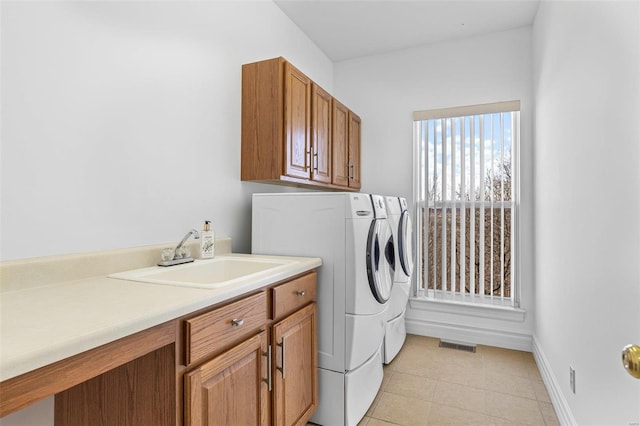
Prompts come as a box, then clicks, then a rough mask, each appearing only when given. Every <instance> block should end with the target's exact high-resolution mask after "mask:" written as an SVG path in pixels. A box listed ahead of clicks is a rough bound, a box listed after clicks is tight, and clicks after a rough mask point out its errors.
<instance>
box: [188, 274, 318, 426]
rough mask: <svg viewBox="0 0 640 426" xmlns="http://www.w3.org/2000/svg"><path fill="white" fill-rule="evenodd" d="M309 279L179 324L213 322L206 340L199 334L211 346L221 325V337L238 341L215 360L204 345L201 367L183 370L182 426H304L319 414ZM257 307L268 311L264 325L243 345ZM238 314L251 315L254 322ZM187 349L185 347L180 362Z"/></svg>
mask: <svg viewBox="0 0 640 426" xmlns="http://www.w3.org/2000/svg"><path fill="white" fill-rule="evenodd" d="M316 277H317V275H316V273H315V272H312V273H310V274H307V275H303V276H301V277H298V278H296V279H294V280H290V281H288V282H285V283H282V284H279V285H277V286H274V287H271V288H268V289H267V290H266V293H259V294H256V295H252V296H248V297H246V298H243V299H240V300H237V301H235V302H233V303H231V304H229V305H225V306H222V307H220V308H216V309H214V310H210V311H208V312H205V313H202V314H200V315H198V316H196V317H192V318H189V319H186V320H185V324H197V323H201V322H202V321H204V319H206V318H211V317H215V318H217V320H216V326H215V327H214V326H212V327H210V328H209V329H210V330H212V334H211V336H207V335H206V332H204V331H203V332H201V333H200V334H201V335H203V339H206V340H207V341H212V342H213V341H214V340H215V339H216V335H218V334H220V332H219V329H220V327H221V326H220V325H221V324H223V325H224V324H228V326H227V327H224V326H222V329H223V330H224V329H225V328H233V329H234V330H235V333H236V335H237V336H238V337H237V339H236V340H240V341H239V342H237V343H236V344H235V345H233V346H231V348H228V349H226V350H223V351H222V352H221V353H218V352H220V350H218V349H216V348H217V346H216V345H213V344H212V345H210V347H211V348H212V349H211V353H210V354H209V356H207V355H205V354H201V355H200V356H199V358H200V359H208V361H204V362H199V363H197V365H189V366H188V368H187V369H186V370H185V372H184V375H183V378H184V379H183V380H184V381H183V383H184V391H183V392H184V404H183V410H184V424H185V425H186V426H201V425H202V426H204V425H207V426H210V425H256V426H261V425H270V424H273V425H278V426H292V425H306V423H307V421H308V420H309V419H310V418H311V416H312V415H313V413H314V412H315V410H316V408H317V406H318V379H317V366H318V361H317V343H316V341H317V309H316V304H315V301H314V300H315V295H316ZM267 295H268V296H267ZM261 300H262V301H265V302H264V303H265V305H269V306H268V307H267V306H265V307H266V308H268V309H266V310H267V311H269V312H271V315H270V320H267V319H265V320H264V322H263V324H262V328H261V329H260V330H259V331H257V332H252V333H251V337H249V338H247V337H246V333H244V334H243V327H245V326H249V327H255V324H256V323H255V317H256V315H255V312H256V311H257V310H259V309H256V303H260V302H259V301H261ZM266 301H268V302H266ZM242 312H247V313H249V312H252V313H253V314H254V315H253V318H254V321H253V322H251V321H247V318H243V317H242V315H240V313H242ZM262 312H264V310H263V311H262ZM234 324H236V325H234ZM252 324H253V325H252ZM188 330H190V328H189V327H187V333H186V335H187V336H190V333H189V332H188ZM213 330H218V331H215V332H214V331H213ZM249 330H252V329H251V328H250V329H249ZM229 335H230V332H229V331H225V333H224V334H220V336H219V338H221V337H222V336H229ZM227 338H229V337H227ZM192 341H193V339H189V338H187V339H186V348H185V349H186V352H187V355H188V353H189V348H190V346H192V345H191V344H190V343H191V342H192ZM186 358H187V359H188V358H189V357H188V356H187V357H186Z"/></svg>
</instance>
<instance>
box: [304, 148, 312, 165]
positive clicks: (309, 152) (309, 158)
mask: <svg viewBox="0 0 640 426" xmlns="http://www.w3.org/2000/svg"><path fill="white" fill-rule="evenodd" d="M310 167H311V151H307V166H306V167H305V169H309V168H310Z"/></svg>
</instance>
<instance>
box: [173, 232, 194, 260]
mask: <svg viewBox="0 0 640 426" xmlns="http://www.w3.org/2000/svg"><path fill="white" fill-rule="evenodd" d="M191 235H193V239H194V240H197V239H198V238H200V234H198V231H196V230H195V229H192V230H191V231H189V232H187V235H185V236H184V238H183V239H182V241H180V242H179V243H178V245H177V246H176V248H175V250H174V251H175V253H178V250H179V249H180V247H182V245H183V244H184V243H185V241H187V240H188V239H189V237H190V236H191ZM173 260H176V255H175V254H174V255H173Z"/></svg>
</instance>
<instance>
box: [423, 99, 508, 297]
mask: <svg viewBox="0 0 640 426" xmlns="http://www.w3.org/2000/svg"><path fill="white" fill-rule="evenodd" d="M519 110H520V103H519V102H517V101H513V102H500V103H495V104H487V105H476V106H469V107H461V108H450V109H444V110H434V111H420V112H416V113H414V126H415V129H414V131H415V134H414V138H415V141H416V192H417V194H416V200H417V208H418V211H417V218H418V220H416V222H417V227H418V229H417V235H418V241H419V242H420V243H419V244H418V256H419V260H420V262H419V266H420V274H419V276H418V294H419V295H424V296H426V297H430V298H442V299H449V300H455V301H465V302H480V303H492V304H500V305H511V306H515V305H517V295H516V290H517V289H516V288H515V280H514V276H515V274H514V269H515V262H514V258H515V257H514V249H515V234H516V233H515V229H516V228H515V226H514V221H515V216H516V215H515V206H516V204H515V200H516V194H515V193H514V191H515V190H516V188H517V185H516V183H517V181H516V173H515V172H516V170H515V166H516V163H517V162H516V161H514V158H516V155H515V153H516V149H517V145H518V137H519V136H518V135H519V115H520V113H519Z"/></svg>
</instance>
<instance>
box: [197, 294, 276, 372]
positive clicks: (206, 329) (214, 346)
mask: <svg viewBox="0 0 640 426" xmlns="http://www.w3.org/2000/svg"><path fill="white" fill-rule="evenodd" d="M266 320H267V296H266V293H265V292H260V293H258V294H255V295H253V296H249V297H247V298H244V299H242V300H239V301H237V302H234V303H231V304H229V305H226V306H222V307H220V308H217V309H214V310H213V311H210V312H207V313H205V314H202V315H198V316H197V317H194V318H191V319H188V320H186V321H185V323H186V330H185V339H186V342H185V348H186V354H185V361H186V364H187V365H189V364H191V363H194V362H197V361H199V360H201V359H203V358H205V357H207V356H208V355H209V354H212V353H214V352H217V351H219V350H221V349H223V348H224V347H226V346H228V345H230V344H232V343H234V342H238V341H240V340H242V339H244V338H246V337H247V336H249V335H250V334H252V333H254V332H255V331H257V330H259V329H260V328H261V327H264V324H265V321H266Z"/></svg>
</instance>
